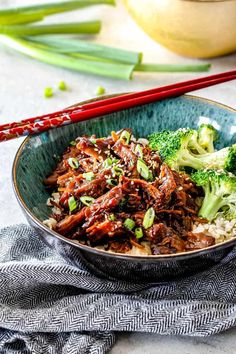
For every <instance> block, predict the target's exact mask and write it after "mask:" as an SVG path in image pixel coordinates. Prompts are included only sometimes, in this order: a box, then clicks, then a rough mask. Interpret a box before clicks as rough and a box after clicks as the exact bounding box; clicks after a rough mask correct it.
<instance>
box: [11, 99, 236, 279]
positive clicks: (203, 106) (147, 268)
mask: <svg viewBox="0 0 236 354" xmlns="http://www.w3.org/2000/svg"><path fill="white" fill-rule="evenodd" d="M202 122H209V123H212V124H213V125H214V126H215V127H216V128H217V129H218V130H219V131H220V135H221V139H220V145H219V147H222V146H225V145H229V144H232V143H234V142H236V111H235V110H233V109H231V108H229V107H226V106H223V105H221V104H218V103H216V102H213V101H208V100H205V99H201V98H198V97H193V96H182V97H178V98H173V99H167V100H163V101H160V102H155V103H152V104H147V105H143V106H140V107H136V108H132V109H128V110H123V111H120V112H117V113H113V114H109V115H106V116H102V117H98V118H96V119H93V120H90V121H84V122H80V123H76V124H73V125H68V126H64V127H61V128H57V129H54V130H50V131H48V132H45V133H41V134H38V135H35V136H31V137H28V138H27V139H25V141H24V142H23V143H22V145H21V147H20V148H19V150H18V152H17V154H16V157H15V161H14V166H13V186H14V190H15V193H16V197H17V199H18V201H19V204H20V206H21V207H22V209H23V211H24V213H25V215H26V217H27V219H28V221H29V223H30V224H31V225H32V227H34V228H35V229H36V230H37V232H38V233H39V234H40V235H41V236H42V238H43V239H44V240H45V241H46V242H47V243H48V244H50V245H51V246H52V247H54V248H55V249H57V251H58V252H60V253H62V254H63V255H64V256H65V257H67V258H68V259H69V261H70V262H73V263H74V264H76V263H77V262H84V263H86V265H87V266H88V267H89V268H91V269H92V270H93V271H94V272H96V273H99V275H102V276H112V277H117V278H122V279H126V280H127V279H132V280H134V279H136V280H141V279H142V280H143V279H146V280H149V281H150V280H159V279H161V278H165V279H166V278H167V277H170V276H174V277H176V276H179V275H181V274H184V273H185V272H194V271H196V270H198V269H199V268H206V267H208V266H210V265H211V264H213V263H215V262H218V261H219V260H220V259H222V257H224V256H225V255H226V254H227V253H228V252H230V251H231V249H232V247H233V246H234V245H235V242H236V239H235V240H231V241H227V242H224V243H222V244H218V245H214V246H211V247H209V248H207V249H203V250H197V251H191V252H187V253H178V254H173V255H157V256H131V255H124V254H111V253H107V252H105V251H103V250H98V249H94V248H92V247H89V246H85V245H82V244H79V243H77V242H76V241H72V240H69V239H66V238H65V237H63V236H61V235H59V234H57V233H56V232H54V231H52V230H50V229H48V228H47V227H46V226H45V225H44V224H43V220H45V219H47V218H48V217H49V214H50V212H51V211H50V208H48V207H47V206H46V201H47V199H48V197H49V193H48V191H47V189H46V188H45V187H44V185H43V183H42V181H43V179H44V178H45V177H46V176H47V175H48V174H50V172H51V171H52V170H53V169H54V167H55V166H56V163H57V157H58V156H60V155H62V153H63V152H64V150H65V149H66V147H67V146H68V144H69V142H70V141H71V140H74V139H75V138H76V137H77V136H81V135H83V134H87V135H91V134H96V135H97V136H100V137H101V136H106V135H107V134H109V133H110V132H111V130H119V129H122V128H124V127H130V128H132V129H133V132H134V134H135V136H138V137H140V136H142V137H144V136H147V135H148V134H150V133H151V132H153V131H161V130H164V129H178V128H180V127H192V128H197V127H198V125H199V124H201V123H202Z"/></svg>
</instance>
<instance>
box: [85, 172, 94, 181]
mask: <svg viewBox="0 0 236 354" xmlns="http://www.w3.org/2000/svg"><path fill="white" fill-rule="evenodd" d="M83 177H84V178H85V179H86V180H87V181H92V180H93V179H94V173H93V172H87V173H83Z"/></svg>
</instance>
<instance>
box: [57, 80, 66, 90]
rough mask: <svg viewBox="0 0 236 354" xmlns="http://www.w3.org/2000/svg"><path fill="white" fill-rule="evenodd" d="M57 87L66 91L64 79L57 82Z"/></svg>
mask: <svg viewBox="0 0 236 354" xmlns="http://www.w3.org/2000/svg"><path fill="white" fill-rule="evenodd" d="M58 88H59V90H61V91H66V90H67V86H66V83H65V81H60V82H59V84H58Z"/></svg>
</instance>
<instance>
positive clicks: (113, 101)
mask: <svg viewBox="0 0 236 354" xmlns="http://www.w3.org/2000/svg"><path fill="white" fill-rule="evenodd" d="M235 79H236V70H233V71H229V72H225V73H221V74H217V75H211V76H207V77H204V78H200V79H195V80H189V81H184V82H180V83H177V84H173V85H168V86H163V87H158V88H154V89H151V90H146V91H141V92H135V93H129V94H123V95H120V96H118V97H112V98H107V99H101V100H99V101H95V102H91V103H86V104H84V105H82V106H78V107H75V108H70V109H66V110H62V111H58V112H54V113H50V114H46V115H42V116H38V117H34V118H28V119H24V120H22V121H20V122H14V123H9V124H4V125H0V142H1V141H6V140H10V139H14V138H17V137H20V136H25V135H33V134H37V133H40V132H43V131H47V130H49V129H52V128H57V127H59V126H62V125H66V124H70V123H75V122H80V121H83V120H87V119H91V118H95V117H99V116H102V115H105V114H109V113H113V112H117V111H121V110H123V109H127V108H131V107H135V106H139V105H143V104H147V103H151V102H155V101H159V100H161V99H164V98H170V97H177V96H180V95H182V94H184V93H187V92H191V91H194V90H199V89H201V88H204V87H209V86H213V85H217V84H220V83H223V82H226V81H230V80H235Z"/></svg>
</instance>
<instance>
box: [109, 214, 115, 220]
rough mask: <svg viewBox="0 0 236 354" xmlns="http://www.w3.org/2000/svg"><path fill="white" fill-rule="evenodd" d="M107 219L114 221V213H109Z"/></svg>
mask: <svg viewBox="0 0 236 354" xmlns="http://www.w3.org/2000/svg"><path fill="white" fill-rule="evenodd" d="M108 219H109V220H110V221H115V220H116V218H115V215H114V214H110V215H109V216H108Z"/></svg>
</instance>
